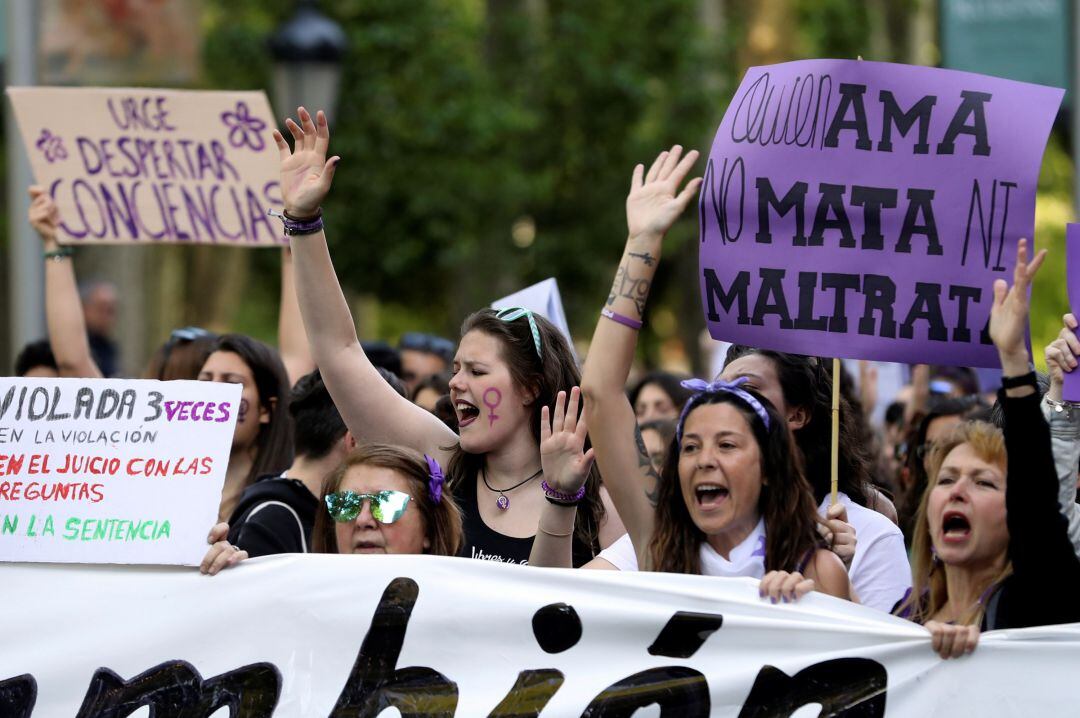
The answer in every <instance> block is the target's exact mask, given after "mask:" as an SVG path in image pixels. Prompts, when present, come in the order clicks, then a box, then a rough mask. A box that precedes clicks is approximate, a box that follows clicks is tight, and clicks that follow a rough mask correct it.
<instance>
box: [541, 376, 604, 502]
mask: <svg viewBox="0 0 1080 718" xmlns="http://www.w3.org/2000/svg"><path fill="white" fill-rule="evenodd" d="M580 400H581V391H580V390H579V389H578V388H577V387H576V386H575V387H574V388H573V389H571V390H570V397H569V399H568V398H567V396H566V392H565V391H560V392H559V396H558V397H556V399H555V416H554V418H552V419H550V420H549V417H550V414H549V412H548V407H546V406H545V407H543V408H542V409H541V410H540V466H541V467H543V469H544V478H545V480H546V481H547V482H548V485H549V486H551V487H552V488H553V489H557V490H559V491H563V492H565V493H570V494H572V493H574V492H576V491H577V490H578V489H580V488H581V486H582V484H584V483H585V479H586V478H588V476H589V469H591V468H592V464H593V457H594V455H593V450H592V449H589V450H588V451H584V448H585V436H586V434H588V432H589V430H588V427H587V426H586V425H585V415H584V414H582V416H581V417H580V418H578V404H579V402H580Z"/></svg>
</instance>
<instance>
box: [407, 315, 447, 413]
mask: <svg viewBox="0 0 1080 718" xmlns="http://www.w3.org/2000/svg"><path fill="white" fill-rule="evenodd" d="M398 351H399V352H400V353H401V380H402V381H404V382H405V386H406V387H407V388H408V390H409V395H410V396H412V395H414V394H416V391H417V388H418V387H419V384H420V382H422V381H424V379H426V378H427V377H430V376H433V375H435V374H444V373H446V372H447V371H449V370H450V365H451V364H453V363H454V343H453V342H452V341H450V340H449V339H444V338H443V337H438V336H435V335H434V334H424V333H422V332H406V333H405V334H402V335H401V341H399V342H398ZM414 401H415V399H414ZM425 408H426V407H425ZM428 411H431V409H428Z"/></svg>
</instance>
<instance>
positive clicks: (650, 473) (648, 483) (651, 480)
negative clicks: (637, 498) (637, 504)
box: [634, 426, 660, 509]
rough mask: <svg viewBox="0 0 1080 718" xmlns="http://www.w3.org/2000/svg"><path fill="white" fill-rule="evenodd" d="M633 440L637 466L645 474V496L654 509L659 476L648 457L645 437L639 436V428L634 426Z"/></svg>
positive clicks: (658, 496)
mask: <svg viewBox="0 0 1080 718" xmlns="http://www.w3.org/2000/svg"><path fill="white" fill-rule="evenodd" d="M634 442H635V443H636V444H637V453H638V468H639V469H641V470H642V473H643V474H644V476H645V498H646V499H648V501H649V505H651V506H652V507H653V508H654V509H655V508H656V505H657V503H659V501H660V477H659V476H658V475H657V473H656V469H655V468H654V467H653V463H652V459H651V458H649V450H648V448H646V446H645V439H644V437H642V436H641V429H639V428H638V427H636V426H635V427H634Z"/></svg>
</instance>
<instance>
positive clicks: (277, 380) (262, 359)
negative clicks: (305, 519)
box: [198, 334, 293, 522]
mask: <svg viewBox="0 0 1080 718" xmlns="http://www.w3.org/2000/svg"><path fill="white" fill-rule="evenodd" d="M198 378H199V381H219V382H226V383H230V384H240V385H241V387H242V389H243V391H242V393H241V395H240V405H239V409H238V411H237V417H236V429H235V430H234V432H233V443H232V449H231V451H230V453H229V468H228V470H227V471H226V474H225V485H224V487H223V488H222V490H221V505H220V507H219V508H218V521H219V522H224V521H226V520H227V519H228V518H229V517H230V516H232V514H233V511H234V510H235V509H236V506H237V503H238V502H239V500H240V495H241V494H242V493H243V492H244V489H246V488H247V487H248V486H250V485H251V484H253V483H255V480H256V479H258V478H259V477H260V476H265V475H267V474H280V473H281V472H283V471H285V470H286V469H287V468H288V467H289V465H290V464H291V463H292V459H293V425H292V419H291V418H290V417H289V413H288V405H287V402H288V398H289V379H288V377H287V376H286V375H285V366H284V365H283V364H282V363H281V357H280V356H278V353H277V352H276V351H275V350H274V349H272V348H270V347H268V346H267V345H265V344H263V343H262V342H260V341H258V340H257V339H252V338H251V337H247V336H244V335H243V334H226V335H225V336H223V337H220V338H219V339H218V340H217V343H216V344H215V345H214V348H213V351H212V352H211V353H210V356H208V357H207V359H206V362H205V363H204V364H203V366H202V369H200V370H199V376H198Z"/></svg>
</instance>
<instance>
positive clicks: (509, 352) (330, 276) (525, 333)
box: [274, 108, 622, 564]
mask: <svg viewBox="0 0 1080 718" xmlns="http://www.w3.org/2000/svg"><path fill="white" fill-rule="evenodd" d="M298 114H299V119H300V124H297V123H296V122H294V121H293V120H292V119H291V118H290V119H288V120H286V126H287V127H288V129H289V131H290V132H291V133H292V136H293V139H294V140H295V148H294V149H293V150H290V149H289V145H288V143H287V142H286V141H285V138H284V137H283V136H282V135H281V133H280V132H275V134H274V139H275V141H276V142H277V145H278V149H279V150H280V153H281V187H282V196H283V198H284V201H285V212H284V215H283V217H282V220H283V222H284V224H285V228H286V233H287V234H289V235H290V236H291V237H292V249H293V262H294V266H295V272H296V288H297V296H298V297H299V300H300V310H301V313H302V315H303V318H304V326H305V328H306V330H307V335H308V338H309V339H310V341H311V347H312V352H313V355H314V357H315V361H316V363H317V364H318V366H319V369H320V370H321V371H322V375H323V380H324V381H325V382H326V387H327V389H329V390H330V395H331V396H332V397H333V398H334V402H335V403H336V404H337V406H338V409H339V410H340V411H341V415H342V417H343V418H344V419H345V423H346V425H347V426H348V427H349V430H350V431H351V432H352V434H353V435H354V436H355V437H357V439H358V440H360V441H365V442H381V443H390V444H399V445H403V446H407V447H409V448H412V449H415V450H416V451H419V452H421V453H426V454H430V455H432V456H434V457H435V458H437V459H438V461H439V463H440V464H442V465H443V466H446V467H447V476H448V480H449V482H450V486H451V489H452V490H453V492H454V494H455V496H456V498H457V499H458V503H459V504H460V505H461V508H462V512H463V514H464V521H465V524H464V525H465V542H464V546H463V549H462V555H464V556H468V557H472V558H482V559H490V560H497V561H505V562H513V563H525V562H526V561H527V560H528V556H529V551H530V549H531V548H532V543H533V536H534V534H535V533H536V530H537V522H538V519H539V517H540V511H541V509H542V508H543V506H545V505H546V504H547V501H546V500H545V489H544V486H545V482H544V480H543V477H542V473H543V471H542V468H541V465H540V448H539V445H540V411H541V407H543V406H548V405H550V404H551V403H552V402H553V401H554V399H555V395H556V394H557V392H558V391H559V390H560V389H561V390H569V389H570V387H572V386H575V385H577V383H578V381H579V373H578V370H577V366H576V363H575V360H574V356H573V353H572V351H571V350H570V347H569V345H568V344H567V342H566V340H565V339H564V338H563V336H562V334H561V333H560V332H559V331H558V330H557V329H555V327H554V326H553V325H552V324H551V323H550V322H548V321H547V320H546V319H544V318H543V317H541V316H539V315H535V314H533V313H532V312H529V311H527V310H524V309H513V310H502V311H499V312H495V311H492V310H482V311H479V312H476V313H475V314H473V315H471V316H469V317H468V318H466V320H465V322H464V324H463V326H462V337H461V342H460V344H459V345H458V350H457V355H456V356H455V358H454V365H453V377H452V379H451V381H450V396H451V398H452V399H453V401H454V407H455V412H456V414H457V419H458V426H459V430H460V436H459V435H458V434H455V433H454V432H453V431H451V430H450V429H449V428H447V426H446V424H444V423H443V422H442V421H440V420H439V419H438V418H437V417H435V416H433V415H432V414H430V413H428V412H427V411H425V410H424V409H422V408H421V407H419V406H416V405H415V404H413V403H412V402H410V401H408V400H407V399H404V398H402V397H401V396H400V395H398V394H397V393H395V392H394V391H393V390H392V389H390V387H389V386H388V385H387V384H386V382H384V381H383V380H382V378H381V377H380V376H379V375H378V373H377V372H376V370H375V367H374V366H373V365H372V363H371V361H370V360H369V359H368V357H367V356H366V355H365V354H364V350H363V348H362V347H361V346H360V342H359V341H358V340H357V336H356V329H355V327H354V325H353V320H352V316H351V314H350V312H349V307H348V305H347V304H346V302H345V297H344V295H343V294H342V292H341V286H340V285H339V284H338V281H337V276H336V275H335V274H334V267H333V264H332V263H331V260H330V253H329V250H328V249H327V245H326V236H325V234H324V233H323V230H322V218H321V209H320V205H321V204H322V201H323V199H324V198H325V197H326V194H327V192H329V190H330V184H331V182H332V180H333V176H334V171H335V169H336V167H337V163H338V159H339V158H338V157H336V156H335V157H330V158H329V159H327V149H328V146H329V141H330V133H329V129H328V127H327V123H326V117H325V116H324V115H323V113H322V112H319V113H317V115H316V116H315V117H314V118H313V117H312V116H311V115H310V114H309V113H308V112H307V111H306V110H305V109H304V108H300V109H299V113H298ZM605 517H606V519H605ZM621 533H622V531H621V526H619V525H618V521H617V519H616V518H615V517H614V516H613V515H612V514H611V513H607V512H605V509H604V505H603V503H602V498H601V491H600V485H599V476H598V475H597V474H596V473H595V472H592V474H591V476H590V478H589V481H588V483H587V484H586V492H585V496H584V498H583V504H582V511H580V512H578V521H577V524H576V528H575V531H574V539H575V541H574V545H575V550H574V561H575V563H578V564H581V563H585V562H586V561H588V560H590V559H591V558H592V557H593V556H594V555H595V553H596V552H597V551H598V550H599V548H601V547H603V546H606V545H607V544H608V543H610V542H611V541H613V540H614V539H615V538H616V537H617V536H618V535H619V534H621Z"/></svg>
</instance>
